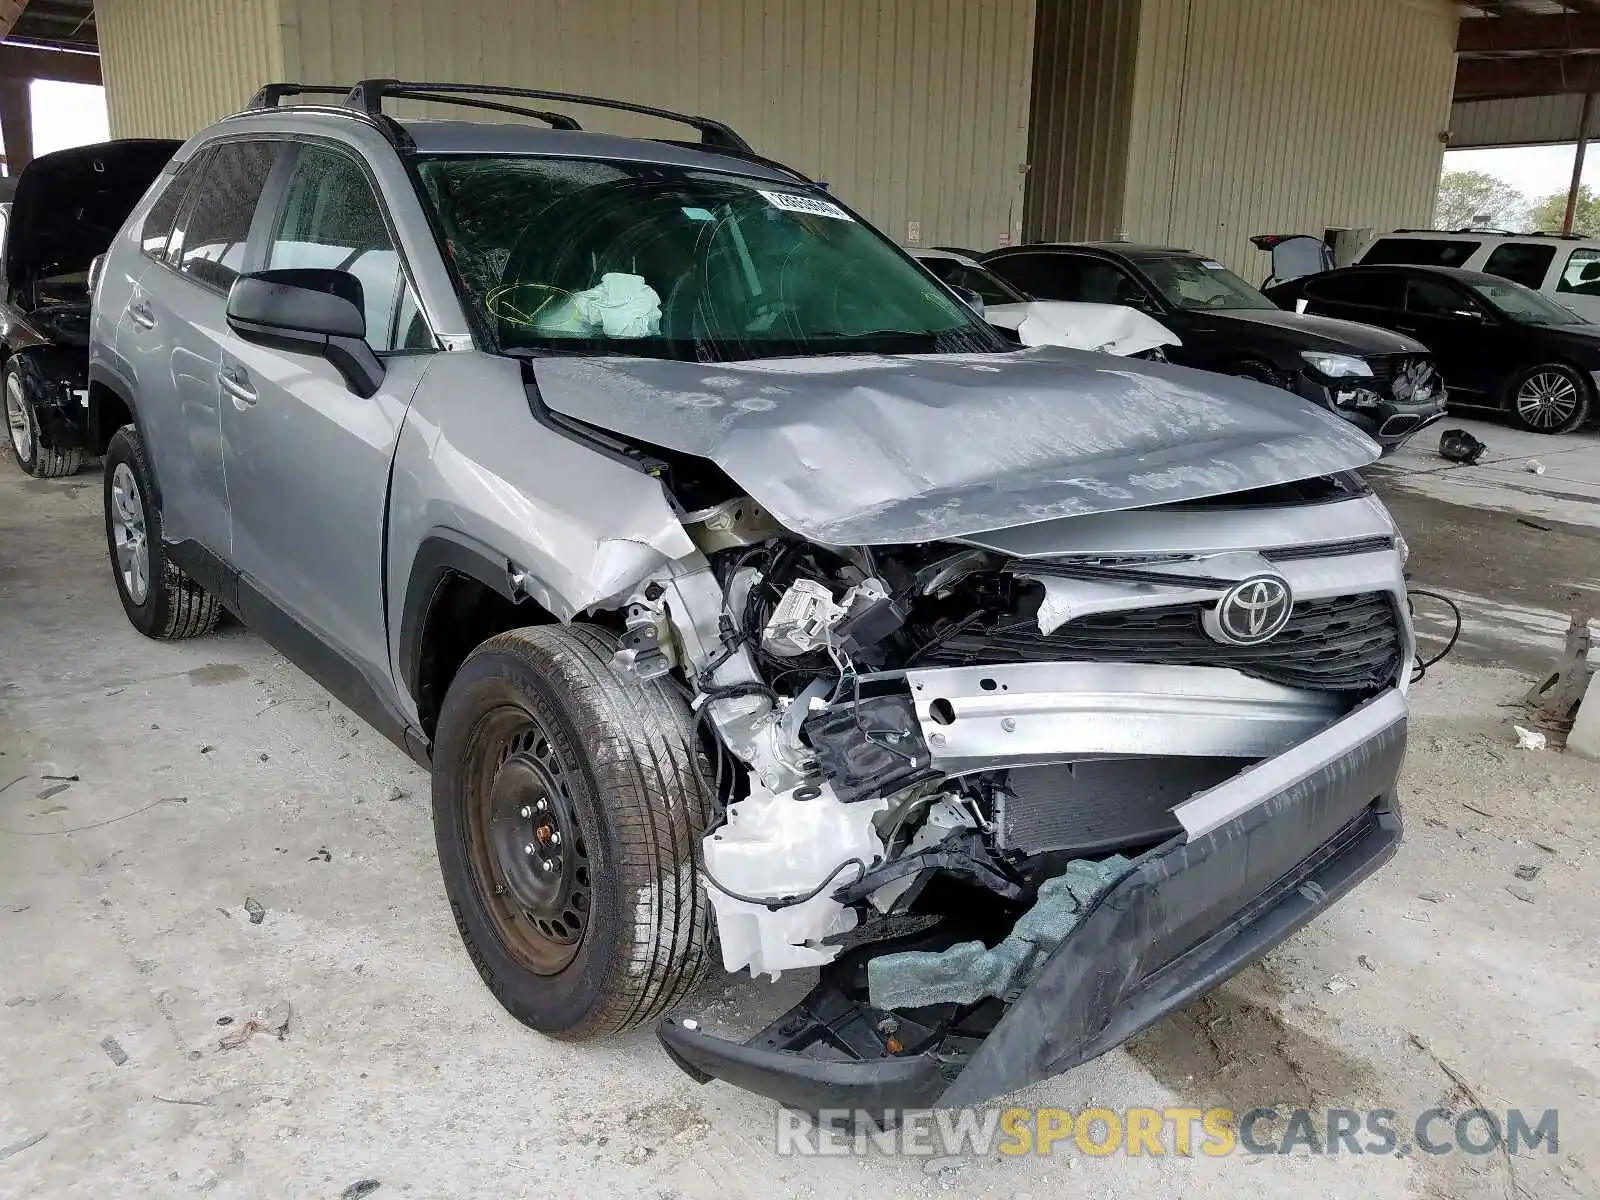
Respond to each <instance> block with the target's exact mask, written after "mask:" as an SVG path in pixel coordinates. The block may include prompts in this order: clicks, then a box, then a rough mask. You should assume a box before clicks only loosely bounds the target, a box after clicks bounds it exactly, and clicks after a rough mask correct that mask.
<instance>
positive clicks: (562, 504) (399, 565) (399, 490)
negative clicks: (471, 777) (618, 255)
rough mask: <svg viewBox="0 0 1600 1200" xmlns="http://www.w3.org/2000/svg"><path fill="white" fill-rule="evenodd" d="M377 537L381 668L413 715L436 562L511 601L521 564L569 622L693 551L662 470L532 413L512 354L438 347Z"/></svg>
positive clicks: (528, 583) (403, 436) (531, 587)
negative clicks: (383, 589)
mask: <svg viewBox="0 0 1600 1200" xmlns="http://www.w3.org/2000/svg"><path fill="white" fill-rule="evenodd" d="M387 536H388V566H387V568H386V574H387V584H388V597H389V599H388V605H389V612H388V619H389V629H390V642H391V656H392V658H393V664H392V665H393V667H394V677H395V678H396V679H398V680H401V681H403V682H405V683H406V685H407V686H406V688H405V691H406V695H405V697H404V699H405V701H406V702H407V703H408V704H410V705H411V706H412V709H413V711H412V712H410V713H408V714H407V715H408V716H411V717H413V718H415V717H416V712H415V704H416V695H415V691H414V684H415V674H416V671H415V666H414V663H413V662H412V661H411V660H413V659H414V658H415V657H416V653H417V646H416V637H417V635H418V630H419V629H420V623H421V617H422V615H424V614H425V613H426V611H427V605H428V601H429V598H430V597H431V594H432V592H433V590H434V589H436V588H437V586H438V580H439V578H440V572H441V571H449V570H459V571H460V573H463V574H468V575H471V576H473V577H474V578H478V579H479V580H480V582H482V583H485V584H486V585H489V586H491V587H493V588H495V589H496V590H497V591H499V592H500V593H501V594H502V595H506V596H507V597H508V598H513V597H511V595H510V590H509V589H510V583H509V580H510V576H511V575H512V574H513V573H516V574H519V575H521V576H522V580H521V586H520V589H519V590H520V592H521V593H523V594H525V595H526V596H528V597H529V598H530V599H532V600H533V601H535V602H536V603H538V604H539V605H540V606H541V607H543V608H544V609H546V610H547V611H549V612H550V614H551V615H553V616H554V617H556V618H557V619H558V620H561V621H570V620H572V619H573V618H575V617H577V616H579V615H580V614H582V613H584V612H585V611H588V610H591V609H594V608H596V607H598V606H602V605H604V604H606V603H607V602H610V601H613V600H615V599H616V598H617V597H619V596H622V595H626V593H627V592H628V591H629V590H630V589H631V588H632V587H633V586H634V585H635V584H637V583H638V582H639V581H640V580H641V579H643V578H645V577H646V576H647V575H648V574H650V572H652V571H654V570H656V569H658V568H659V567H661V566H662V565H663V564H664V563H666V562H668V561H670V560H672V559H676V558H682V557H684V556H685V555H687V554H690V553H691V552H693V550H694V544H693V542H691V541H690V539H689V535H688V534H687V533H685V532H684V529H683V526H682V525H681V524H680V523H679V521H678V518H677V516H676V514H675V512H674V510H673V508H672V505H671V504H670V503H669V502H668V498H667V495H666V492H665V490H664V489H663V487H662V485H661V482H660V481H659V480H657V479H655V478H652V477H651V476H649V475H647V474H645V473H643V472H642V471H640V470H638V469H636V468H634V467H632V466H630V465H628V464H626V463H623V462H620V461H618V460H616V459H613V458H610V457H607V456H606V455H604V454H601V453H599V452H597V451H595V450H593V449H591V448H589V447H588V446H585V445H584V444H582V443H580V442H578V441H575V440H574V439H572V438H570V437H568V436H566V435H564V434H563V433H561V432H559V431H557V430H555V429H552V428H550V427H549V426H548V425H545V424H542V423H541V422H539V421H538V420H537V419H535V417H534V415H533V413H532V410H531V409H530V407H529V402H528V396H527V393H526V391H525V390H524V385H523V378H522V369H521V364H519V363H518V362H516V361H515V360H514V359H510V358H502V357H499V356H496V355H490V354H484V353H481V352H477V351H464V352H463V351H457V352H450V353H444V354H440V355H439V356H438V357H437V360H436V361H435V363H434V365H433V366H432V367H431V368H430V369H429V372H428V376H427V379H426V381H425V383H424V385H423V387H422V388H421V389H420V390H419V391H418V393H417V395H416V397H415V398H414V400H413V402H412V407H411V410H410V413H409V414H408V416H407V418H406V423H405V426H404V428H403V429H402V430H401V433H400V441H399V444H398V446H397V447H396V450H395V459H394V473H393V477H392V481H391V485H390V502H389V521H388V535H387ZM453 557H463V558H464V560H466V561H467V562H470V563H473V564H476V569H475V570H474V569H464V568H463V567H462V565H461V564H457V565H456V566H451V565H450V564H449V562H447V561H445V560H450V559H452V558H453ZM419 562H420V563H422V564H423V569H422V570H420V571H419V570H418V564H419ZM484 576H487V577H486V578H485V577H484ZM408 614H409V624H408ZM408 630H409V632H408Z"/></svg>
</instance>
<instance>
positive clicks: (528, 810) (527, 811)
mask: <svg viewBox="0 0 1600 1200" xmlns="http://www.w3.org/2000/svg"><path fill="white" fill-rule="evenodd" d="M531 816H533V809H531V808H529V807H528V806H527V805H526V804H524V805H523V806H522V819H523V820H527V819H528V818H529V817H531Z"/></svg>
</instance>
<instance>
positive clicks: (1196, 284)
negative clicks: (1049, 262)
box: [1112, 255, 1278, 311]
mask: <svg viewBox="0 0 1600 1200" xmlns="http://www.w3.org/2000/svg"><path fill="white" fill-rule="evenodd" d="M1139 265H1140V266H1141V267H1143V268H1144V273H1145V274H1146V275H1148V276H1149V277H1150V280H1151V282H1152V283H1154V284H1155V285H1156V289H1157V290H1158V291H1160V293H1161V294H1162V295H1163V296H1165V297H1166V298H1167V303H1169V304H1171V305H1173V306H1174V307H1177V308H1184V309H1232V310H1235V311H1239V310H1245V311H1249V310H1252V309H1263V310H1265V309H1275V308H1277V307H1278V306H1277V305H1276V304H1274V303H1273V302H1272V301H1271V300H1268V299H1267V298H1266V296H1264V295H1262V294H1261V292H1260V290H1259V289H1257V288H1254V287H1251V286H1250V285H1249V284H1248V283H1246V282H1245V281H1244V280H1242V279H1240V278H1239V277H1238V276H1237V275H1235V274H1234V273H1233V272H1232V271H1230V270H1228V268H1227V267H1225V266H1223V265H1222V264H1221V263H1219V262H1216V261H1214V260H1212V259H1209V258H1200V257H1199V256H1197V255H1183V256H1177V255H1174V256H1172V257H1169V258H1149V259H1144V260H1143V261H1141V262H1140V264H1139ZM1112 303H1114V304H1125V303H1127V301H1125V300H1114V301H1112Z"/></svg>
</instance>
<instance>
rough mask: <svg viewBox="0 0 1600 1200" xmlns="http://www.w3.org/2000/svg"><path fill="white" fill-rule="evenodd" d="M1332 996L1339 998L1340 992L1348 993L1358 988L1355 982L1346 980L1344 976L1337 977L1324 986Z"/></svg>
mask: <svg viewBox="0 0 1600 1200" xmlns="http://www.w3.org/2000/svg"><path fill="white" fill-rule="evenodd" d="M1323 986H1324V987H1326V988H1327V989H1328V992H1329V994H1330V995H1334V996H1337V995H1338V994H1339V993H1340V992H1348V991H1350V989H1352V988H1353V987H1355V986H1356V984H1355V980H1353V979H1346V978H1345V977H1344V976H1343V975H1335V976H1334V977H1333V978H1332V979H1330V980H1328V982H1327V983H1325V984H1324V985H1323Z"/></svg>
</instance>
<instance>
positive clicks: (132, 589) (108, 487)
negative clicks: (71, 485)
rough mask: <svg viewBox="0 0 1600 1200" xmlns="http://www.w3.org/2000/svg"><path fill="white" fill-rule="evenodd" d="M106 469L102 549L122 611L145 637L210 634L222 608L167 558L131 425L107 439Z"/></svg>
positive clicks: (149, 481) (141, 446)
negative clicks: (106, 553)
mask: <svg viewBox="0 0 1600 1200" xmlns="http://www.w3.org/2000/svg"><path fill="white" fill-rule="evenodd" d="M105 466H106V473H105V507H106V546H107V549H108V550H109V551H110V553H111V574H112V576H113V578H114V579H115V581H116V586H117V597H118V599H120V600H121V601H122V611H123V612H125V613H127V614H128V620H129V621H130V622H131V623H132V625H133V627H134V628H135V629H137V630H138V631H139V632H140V633H142V634H144V635H145V637H149V638H156V639H158V640H161V641H171V640H176V639H178V638H190V637H196V636H198V635H199V634H202V633H209V632H210V631H211V630H212V628H213V627H214V626H215V625H216V623H217V617H218V615H219V614H220V613H221V611H222V608H221V606H220V605H219V604H218V603H217V601H216V598H215V597H213V596H211V595H209V594H208V593H207V592H206V591H205V590H204V589H203V588H201V586H200V585H199V584H198V583H196V582H195V581H194V580H192V579H190V578H189V577H188V576H187V575H185V574H184V573H183V572H182V571H181V570H179V569H178V566H177V564H176V563H174V562H173V561H172V560H171V559H169V558H168V557H167V547H166V545H165V543H163V542H162V540H161V509H160V508H159V507H158V506H157V505H156V503H155V485H154V483H153V481H152V479H151V476H150V464H149V462H148V461H147V460H146V459H145V454H144V444H143V443H142V442H140V440H139V434H138V432H137V431H136V430H135V429H134V427H133V426H132V425H124V426H123V427H122V428H121V429H119V430H117V432H116V434H115V435H114V436H113V437H112V439H111V444H110V445H109V446H107V447H106V459H105Z"/></svg>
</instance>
